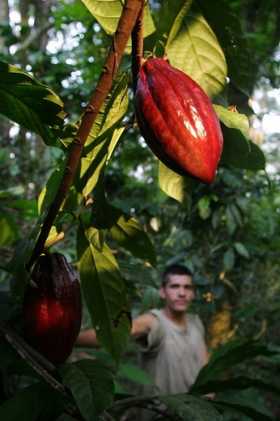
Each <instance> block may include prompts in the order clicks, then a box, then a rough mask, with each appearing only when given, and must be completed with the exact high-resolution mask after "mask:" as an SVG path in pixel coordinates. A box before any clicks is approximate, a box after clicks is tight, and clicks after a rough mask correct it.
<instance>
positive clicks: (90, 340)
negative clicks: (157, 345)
mask: <svg viewBox="0 0 280 421" xmlns="http://www.w3.org/2000/svg"><path fill="white" fill-rule="evenodd" d="M154 322H155V316H153V315H152V313H145V314H142V315H141V316H139V317H137V318H136V319H134V320H133V321H132V327H131V331H130V334H131V336H132V337H133V338H135V339H137V338H139V337H142V336H145V335H148V333H149V332H150V330H151V328H152V325H153V323H154ZM75 345H76V346H80V347H98V346H99V344H98V340H97V337H96V332H95V330H94V329H86V330H83V331H81V332H80V333H79V336H78V338H77V341H76V344H75Z"/></svg>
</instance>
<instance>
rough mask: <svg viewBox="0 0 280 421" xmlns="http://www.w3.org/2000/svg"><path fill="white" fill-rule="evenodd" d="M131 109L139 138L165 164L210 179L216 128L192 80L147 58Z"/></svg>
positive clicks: (219, 142)
mask: <svg viewBox="0 0 280 421" xmlns="http://www.w3.org/2000/svg"><path fill="white" fill-rule="evenodd" d="M135 109H136V117H137V121H138V125H139V129H140V132H141V134H142V136H143V137H144V139H145V140H146V142H147V144H148V145H149V147H150V148H151V149H152V151H153V152H154V154H155V155H156V156H157V157H158V158H159V159H160V160H161V161H162V162H163V163H164V164H165V165H166V166H167V167H169V168H171V169H172V170H174V171H176V172H178V173H179V174H189V175H191V176H192V177H195V178H197V179H199V180H201V181H203V182H205V183H211V182H212V181H213V180H214V178H215V174H216V169H217V165H218V162H219V159H220V156H221V153H222V147H223V136H222V131H221V127H220V123H219V120H218V118H217V116H216V114H215V111H214V109H213V106H212V104H211V102H210V99H209V98H208V96H207V95H206V93H205V92H204V91H203V90H202V88H201V87H200V86H199V85H198V84H197V83H196V82H195V81H194V80H192V79H191V78H190V77H189V76H187V75H186V74H185V73H183V72H182V71H180V70H178V69H175V68H174V67H172V66H171V65H170V64H169V63H168V62H167V61H166V60H165V59H162V58H150V59H147V60H146V61H145V62H144V64H143V65H142V66H141V69H140V72H139V77H138V81H137V87H136V92H135Z"/></svg>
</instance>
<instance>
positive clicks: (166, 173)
mask: <svg viewBox="0 0 280 421" xmlns="http://www.w3.org/2000/svg"><path fill="white" fill-rule="evenodd" d="M158 180H159V186H160V188H161V190H162V191H164V193H166V194H167V195H168V196H170V197H172V198H173V199H175V200H177V201H178V202H180V203H182V202H183V201H184V197H185V180H184V177H182V176H181V175H179V174H177V173H175V172H174V171H172V170H171V169H170V168H168V167H166V166H165V165H164V164H163V163H162V162H160V161H159V167H158Z"/></svg>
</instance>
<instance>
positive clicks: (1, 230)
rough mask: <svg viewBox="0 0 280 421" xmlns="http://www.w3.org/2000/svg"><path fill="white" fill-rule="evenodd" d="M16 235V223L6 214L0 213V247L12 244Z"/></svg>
mask: <svg viewBox="0 0 280 421" xmlns="http://www.w3.org/2000/svg"><path fill="white" fill-rule="evenodd" d="M17 237H18V229H17V224H16V222H15V221H13V219H11V218H10V217H9V216H8V215H1V214H0V247H4V246H8V245H10V244H12V243H13V242H14V241H15V240H16V238H17Z"/></svg>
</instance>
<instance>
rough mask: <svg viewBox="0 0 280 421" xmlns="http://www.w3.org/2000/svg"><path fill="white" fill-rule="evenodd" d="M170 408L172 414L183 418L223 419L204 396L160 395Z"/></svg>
mask: <svg viewBox="0 0 280 421" xmlns="http://www.w3.org/2000/svg"><path fill="white" fill-rule="evenodd" d="M159 400H160V401H161V402H163V403H164V404H165V405H166V406H167V407H168V409H169V412H170V414H171V415H172V416H176V415H177V416H179V417H180V419H181V420H192V421H202V420H203V421H222V419H223V418H222V416H221V415H220V414H219V412H218V411H217V410H216V409H215V407H214V406H213V405H212V404H211V403H210V402H208V401H207V400H206V399H204V398H198V397H196V396H191V395H187V394H181V395H170V396H159Z"/></svg>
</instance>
